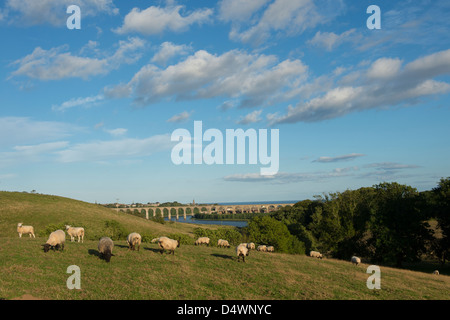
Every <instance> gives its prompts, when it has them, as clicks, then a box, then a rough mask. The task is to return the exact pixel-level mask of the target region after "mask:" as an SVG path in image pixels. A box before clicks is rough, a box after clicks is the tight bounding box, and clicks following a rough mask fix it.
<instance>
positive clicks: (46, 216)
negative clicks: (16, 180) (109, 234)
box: [0, 192, 217, 240]
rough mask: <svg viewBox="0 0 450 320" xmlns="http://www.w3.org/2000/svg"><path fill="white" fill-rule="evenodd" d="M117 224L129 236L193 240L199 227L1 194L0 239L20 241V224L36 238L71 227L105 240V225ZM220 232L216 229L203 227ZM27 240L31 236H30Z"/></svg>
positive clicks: (40, 197)
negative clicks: (29, 227)
mask: <svg viewBox="0 0 450 320" xmlns="http://www.w3.org/2000/svg"><path fill="white" fill-rule="evenodd" d="M110 220H114V221H117V222H119V223H120V225H122V226H123V227H124V228H125V229H126V230H127V231H129V232H139V233H141V234H148V235H155V236H158V235H163V234H171V233H181V234H186V235H190V236H192V237H193V234H192V231H193V229H194V228H195V227H198V226H197V225H191V224H187V223H166V224H164V225H163V224H160V223H156V222H153V221H148V220H145V219H142V218H139V217H135V216H132V215H129V214H125V213H123V212H116V211H115V210H111V209H107V208H105V207H103V206H101V205H95V204H90V203H86V202H83V201H77V200H73V199H68V198H63V197H58V196H51V195H41V194H31V193H21V192H0V237H18V234H17V223H19V222H23V224H24V225H32V226H33V227H34V229H35V233H36V235H38V234H40V235H42V232H43V230H44V229H45V228H46V227H47V226H49V225H52V224H53V225H63V224H70V225H72V226H82V227H84V228H85V229H86V236H85V237H86V239H90V240H97V239H98V238H99V237H100V236H102V231H103V230H104V227H105V221H110ZM202 227H204V228H217V227H216V226H202ZM27 237H28V236H27Z"/></svg>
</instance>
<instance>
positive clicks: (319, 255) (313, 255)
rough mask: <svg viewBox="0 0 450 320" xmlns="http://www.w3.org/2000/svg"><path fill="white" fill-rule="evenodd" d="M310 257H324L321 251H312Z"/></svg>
mask: <svg viewBox="0 0 450 320" xmlns="http://www.w3.org/2000/svg"><path fill="white" fill-rule="evenodd" d="M309 256H310V257H313V258H318V259H322V258H323V255H322V254H321V253H320V252H319V251H310V252H309Z"/></svg>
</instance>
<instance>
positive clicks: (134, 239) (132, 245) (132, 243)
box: [127, 232, 142, 251]
mask: <svg viewBox="0 0 450 320" xmlns="http://www.w3.org/2000/svg"><path fill="white" fill-rule="evenodd" d="M141 241H142V237H141V235H140V234H139V233H136V232H133V233H130V234H129V235H128V237H127V243H128V250H130V249H131V250H135V249H136V246H138V251H139V248H140V247H141Z"/></svg>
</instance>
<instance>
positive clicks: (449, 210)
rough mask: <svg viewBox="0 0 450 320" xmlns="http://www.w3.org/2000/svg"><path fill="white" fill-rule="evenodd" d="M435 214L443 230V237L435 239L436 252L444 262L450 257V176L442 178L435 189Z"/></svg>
mask: <svg viewBox="0 0 450 320" xmlns="http://www.w3.org/2000/svg"><path fill="white" fill-rule="evenodd" d="M433 194H434V205H433V206H432V207H433V209H434V211H435V216H436V219H437V221H438V227H439V228H440V229H441V230H442V237H440V238H438V239H436V241H435V248H434V250H435V252H436V255H437V256H438V258H439V260H440V261H441V263H442V264H444V263H445V260H446V259H447V260H449V259H450V177H448V178H445V179H444V178H441V180H440V181H439V184H438V186H437V187H436V188H434V189H433Z"/></svg>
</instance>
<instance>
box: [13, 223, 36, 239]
mask: <svg viewBox="0 0 450 320" xmlns="http://www.w3.org/2000/svg"><path fill="white" fill-rule="evenodd" d="M17 232H18V233H19V238H22V234H30V238H31V237H33V238H36V236H35V235H34V228H33V227H32V226H24V225H23V223H22V222H20V223H18V224H17Z"/></svg>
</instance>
